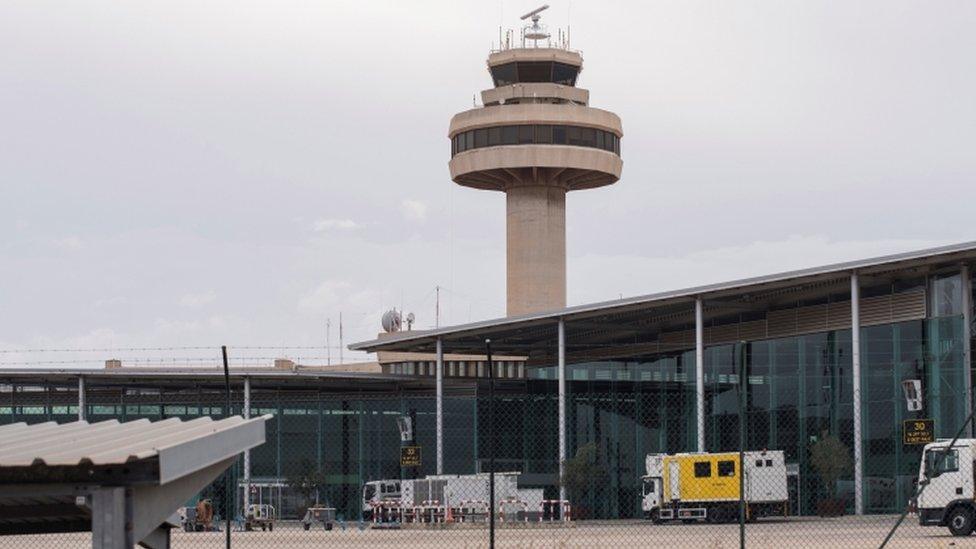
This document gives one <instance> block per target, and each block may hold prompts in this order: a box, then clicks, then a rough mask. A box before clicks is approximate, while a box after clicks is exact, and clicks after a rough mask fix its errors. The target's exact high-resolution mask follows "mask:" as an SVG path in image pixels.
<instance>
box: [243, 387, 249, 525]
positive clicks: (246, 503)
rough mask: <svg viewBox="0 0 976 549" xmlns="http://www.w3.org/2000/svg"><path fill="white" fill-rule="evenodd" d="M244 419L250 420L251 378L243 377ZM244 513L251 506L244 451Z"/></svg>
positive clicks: (247, 457) (247, 455) (247, 468)
mask: <svg viewBox="0 0 976 549" xmlns="http://www.w3.org/2000/svg"><path fill="white" fill-rule="evenodd" d="M242 413H243V414H244V419H250V418H251V378H249V377H247V376H245V377H244V410H242ZM242 501H243V502H244V512H243V515H244V516H245V517H246V516H247V508H248V506H250V504H251V451H250V450H244V498H243V500H242Z"/></svg>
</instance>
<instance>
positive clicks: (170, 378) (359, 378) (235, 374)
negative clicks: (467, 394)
mask: <svg viewBox="0 0 976 549" xmlns="http://www.w3.org/2000/svg"><path fill="white" fill-rule="evenodd" d="M79 377H84V378H85V380H86V384H87V386H88V387H97V386H99V385H105V386H119V385H125V386H131V387H140V386H147V387H153V388H167V389H186V388H207V387H216V388H219V389H221V390H223V387H224V372H223V369H221V368H206V367H199V366H194V367H184V368H165V367H153V368H149V367H141V366H127V367H123V368H106V369H102V368H0V383H13V384H20V383H23V384H37V383H53V384H63V385H70V384H72V383H75V382H76V380H77V379H78V378H79ZM244 378H248V379H249V380H250V381H251V386H252V387H253V388H254V389H255V390H257V389H260V388H262V387H273V388H275V389H294V390H297V391H302V390H317V391H334V392H343V391H348V390H349V389H350V388H354V389H355V390H356V391H357V392H369V391H376V392H388V391H391V390H398V389H399V390H411V389H418V390H423V389H428V388H430V387H432V386H433V383H434V380H433V379H429V380H428V379H426V378H418V377H416V376H408V375H398V374H386V373H378V372H370V373H366V372H336V371H322V370H319V369H301V368H299V369H298V370H297V371H292V370H289V369H281V368H236V369H231V370H230V381H231V383H232V384H233V386H234V387H235V390H239V387H240V385H241V384H242V383H243V380H244ZM444 382H445V384H447V385H451V386H461V385H469V383H468V382H465V381H464V380H453V379H452V380H444Z"/></svg>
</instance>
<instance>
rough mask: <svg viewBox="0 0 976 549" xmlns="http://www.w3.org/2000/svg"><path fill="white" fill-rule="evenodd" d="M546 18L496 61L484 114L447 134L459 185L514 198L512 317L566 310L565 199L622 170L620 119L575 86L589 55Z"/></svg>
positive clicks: (459, 118) (492, 59) (491, 61)
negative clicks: (560, 37) (559, 35)
mask: <svg viewBox="0 0 976 549" xmlns="http://www.w3.org/2000/svg"><path fill="white" fill-rule="evenodd" d="M538 11H541V10H537V12H538ZM537 12H536V13H530V14H527V16H526V17H530V16H531V17H532V19H533V23H534V25H533V26H531V27H526V28H525V29H524V30H523V34H522V47H516V48H512V47H507V46H505V45H502V47H500V49H499V50H497V51H493V52H492V53H491V54H490V55H489V56H488V71H489V73H490V74H491V78H492V81H493V83H494V87H493V88H491V89H488V90H484V91H482V92H481V101H482V104H483V105H484V106H482V107H477V108H473V109H471V110H467V111H464V112H461V113H458V114H456V115H454V117H453V118H452V119H451V125H450V130H449V132H448V137H449V138H450V139H451V160H450V162H449V163H448V166H449V168H450V172H451V179H452V180H453V181H454V182H455V183H457V184H459V185H464V186H466V187H473V188H475V189H484V190H491V191H501V192H504V193H505V195H506V206H507V216H506V217H507V229H506V230H507V252H506V254H507V281H506V282H507V293H508V297H507V311H508V315H510V316H513V315H519V314H525V313H531V312H537V311H544V310H552V309H558V308H562V307H565V306H566V193H567V192H568V191H577V190H583V189H592V188H595V187H602V186H604V185H610V184H613V183H615V182H616V181H617V180H618V179H620V173H621V170H622V169H623V160H621V157H620V138H621V137H622V136H623V130H622V126H621V123H620V118H619V117H618V116H617V115H616V114H614V113H612V112H609V111H605V110H601V109H595V108H593V107H590V106H589V91H587V90H585V89H582V88H579V87H577V86H576V82H577V79H578V77H579V73H580V71H581V70H582V67H583V58H582V56H581V55H580V54H579V52H576V51H572V50H570V49H569V47H568V44H567V43H565V42H563V41H560V43H559V45H558V46H553V45H552V43H551V42H550V41H549V39H548V38H549V35H548V33H546V32H545V29H544V28H540V27H539V24H538V19H539V17H538V13H537ZM523 19H524V18H523ZM540 37H541V38H542V39H543V40H545V41H546V44H545V46H544V47H536V46H534V44H533V43H538V42H540V40H539V38H540Z"/></svg>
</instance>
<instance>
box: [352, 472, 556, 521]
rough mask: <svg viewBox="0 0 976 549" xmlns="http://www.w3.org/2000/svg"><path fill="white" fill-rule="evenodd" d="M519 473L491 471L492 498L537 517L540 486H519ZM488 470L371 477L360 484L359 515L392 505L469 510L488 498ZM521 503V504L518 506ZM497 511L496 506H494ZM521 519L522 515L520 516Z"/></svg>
mask: <svg viewBox="0 0 976 549" xmlns="http://www.w3.org/2000/svg"><path fill="white" fill-rule="evenodd" d="M520 474H521V473H517V472H505V473H495V501H496V507H497V504H498V503H499V502H519V504H520V506H521V507H523V508H524V509H526V511H525V512H524V513H529V514H532V518H538V517H537V515H538V514H539V510H540V509H541V507H542V500H543V490H542V488H520V487H519V485H518V477H519V475H520ZM488 478H489V477H488V473H477V474H473V475H431V476H428V477H424V478H420V479H404V480H392V479H391V480H374V481H370V482H367V483H366V484H364V485H363V516H364V517H365V519H366V520H371V519H372V518H373V516H372V515H373V512H374V510H375V509H382V508H384V506H385V507H387V508H394V509H397V510H403V509H424V508H429V509H431V510H433V509H434V508H443V509H444V510H447V509H451V510H452V512H453V510H460V509H461V508H462V507H464V509H470V504H472V503H475V502H480V503H482V504H483V505H487V502H488V497H489V480H488ZM522 504H524V505H522ZM495 510H496V511H497V509H495ZM522 518H525V517H524V516H523V517H522Z"/></svg>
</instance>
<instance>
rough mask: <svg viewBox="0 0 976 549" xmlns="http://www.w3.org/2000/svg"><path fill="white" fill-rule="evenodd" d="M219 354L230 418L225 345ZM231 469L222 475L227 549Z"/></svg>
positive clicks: (227, 415) (227, 414) (228, 377)
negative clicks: (222, 360)
mask: <svg viewBox="0 0 976 549" xmlns="http://www.w3.org/2000/svg"><path fill="white" fill-rule="evenodd" d="M220 352H221V354H222V355H223V357H224V390H225V391H226V397H227V403H226V404H227V412H226V414H224V415H225V416H226V417H230V416H231V410H230V368H229V366H228V365H227V346H226V345H221V347H220ZM231 469H232V468H228V469H227V471H225V472H224V474H225V475H226V476H225V477H224V522H225V523H226V524H225V526H224V530H225V534H226V535H225V536H224V539H225V540H226V545H227V549H230V514H231V510H230V503H231V501H230V492H231V483H230V481H231V478H230V477H231V474H230V472H231Z"/></svg>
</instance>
